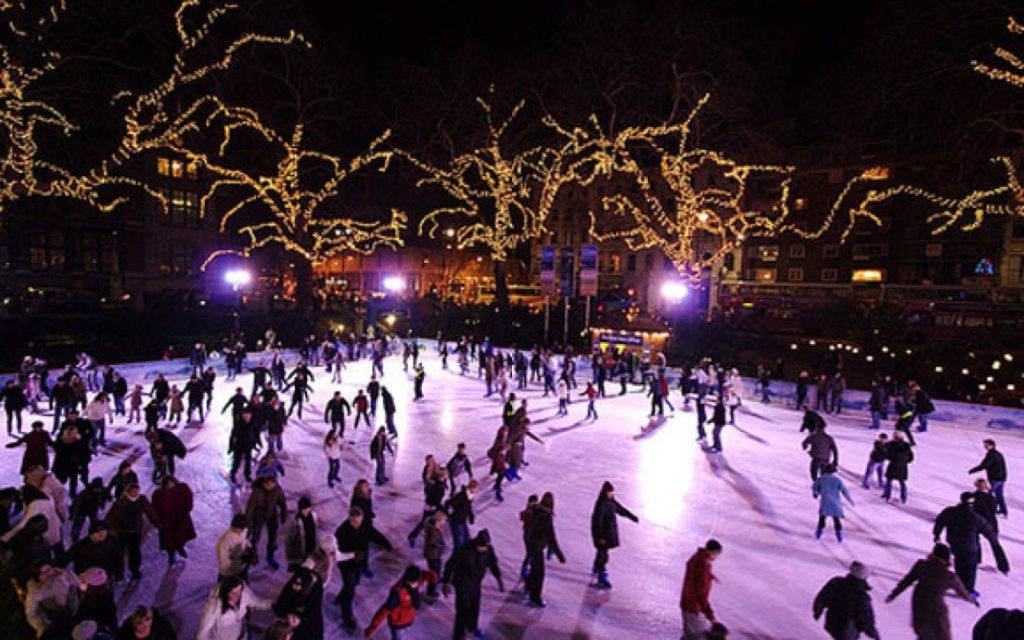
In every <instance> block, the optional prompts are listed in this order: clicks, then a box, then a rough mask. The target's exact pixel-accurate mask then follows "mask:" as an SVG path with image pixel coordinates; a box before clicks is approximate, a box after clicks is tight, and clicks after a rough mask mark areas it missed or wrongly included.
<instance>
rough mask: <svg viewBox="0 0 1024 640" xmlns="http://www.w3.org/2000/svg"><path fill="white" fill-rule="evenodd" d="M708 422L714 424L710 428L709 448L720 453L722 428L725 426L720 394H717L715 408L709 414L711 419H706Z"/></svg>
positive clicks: (722, 401)
mask: <svg viewBox="0 0 1024 640" xmlns="http://www.w3.org/2000/svg"><path fill="white" fill-rule="evenodd" d="M708 423H709V424H714V425H715V428H714V429H712V430H711V442H712V444H711V449H710V451H712V452H713V453H721V451H722V429H724V428H725V402H724V400H723V398H722V396H718V400H716V401H715V410H714V411H713V412H712V414H711V419H710V420H708Z"/></svg>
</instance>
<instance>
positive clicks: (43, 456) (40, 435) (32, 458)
mask: <svg viewBox="0 0 1024 640" xmlns="http://www.w3.org/2000/svg"><path fill="white" fill-rule="evenodd" d="M21 445H25V453H24V454H22V456H21V472H22V473H25V471H27V470H28V469H30V468H31V467H34V466H37V465H38V466H40V467H42V468H43V469H47V470H49V468H50V449H55V448H56V445H55V443H54V442H53V438H51V437H50V434H49V433H47V432H46V431H44V430H43V421H42V420H35V421H33V422H32V430H31V431H29V432H28V433H26V434H25V435H24V436H22V437H20V438H18V439H17V440H15V441H14V442H8V443H7V445H6V446H7V448H8V449H13V448H15V447H20V446H21Z"/></svg>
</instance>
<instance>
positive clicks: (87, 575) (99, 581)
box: [78, 567, 107, 587]
mask: <svg viewBox="0 0 1024 640" xmlns="http://www.w3.org/2000/svg"><path fill="white" fill-rule="evenodd" d="M78 579H79V580H80V581H81V582H84V583H85V584H87V585H89V586H90V587H102V586H103V585H105V584H107V572H106V571H104V570H103V569H100V568H99V567H89V568H88V569H86V570H85V571H83V572H82V573H80V574H78Z"/></svg>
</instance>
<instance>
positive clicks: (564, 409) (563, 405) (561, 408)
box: [513, 378, 570, 416]
mask: <svg viewBox="0 0 1024 640" xmlns="http://www.w3.org/2000/svg"><path fill="white" fill-rule="evenodd" d="M556 391H557V392H558V413H557V414H556V415H560V416H566V415H569V393H570V392H569V385H568V383H566V381H565V380H563V379H561V378H559V380H558V385H557V387H556ZM513 395H514V394H513Z"/></svg>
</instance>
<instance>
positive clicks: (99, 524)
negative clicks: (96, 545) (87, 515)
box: [89, 520, 107, 535]
mask: <svg viewBox="0 0 1024 640" xmlns="http://www.w3.org/2000/svg"><path fill="white" fill-rule="evenodd" d="M106 530H107V523H106V521H105V520H93V521H92V522H91V523H89V534H90V535H92V534H94V533H96V532H97V531H106Z"/></svg>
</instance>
